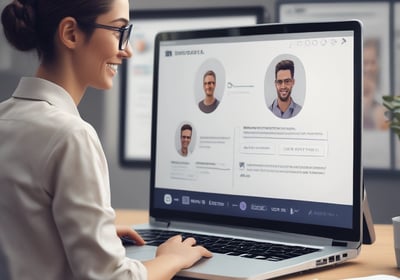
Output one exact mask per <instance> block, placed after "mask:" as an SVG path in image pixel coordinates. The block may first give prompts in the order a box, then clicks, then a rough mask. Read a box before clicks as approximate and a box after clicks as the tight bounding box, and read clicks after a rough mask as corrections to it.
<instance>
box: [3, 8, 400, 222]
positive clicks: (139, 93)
mask: <svg viewBox="0 0 400 280" xmlns="http://www.w3.org/2000/svg"><path fill="white" fill-rule="evenodd" d="M8 2H9V1H1V2H0V8H1V9H2V8H3V7H4V6H5V4H7V3H8ZM130 7H131V9H132V10H133V13H132V15H131V20H132V22H133V24H134V25H135V29H134V31H133V36H132V42H131V44H132V46H133V47H134V50H135V53H134V56H133V59H132V60H131V61H130V62H129V63H128V64H126V65H125V68H124V69H120V71H119V76H120V77H119V78H118V79H115V80H114V87H113V89H112V90H109V91H99V90H95V89H89V90H88V92H87V93H86V95H85V97H84V98H83V100H82V102H81V103H80V104H79V107H78V108H79V111H80V113H81V116H82V118H83V119H85V120H86V121H88V122H89V123H91V124H92V125H93V126H94V128H95V129H96V131H97V133H98V134H99V137H100V140H101V142H102V144H103V147H104V150H105V153H106V156H107V159H108V164H109V169H110V183H111V197H112V205H113V207H114V208H131V209H133V208H134V209H146V208H148V206H149V184H150V182H149V181H150V170H149V153H150V151H149V147H150V142H149V141H150V137H149V126H150V119H149V118H150V116H151V94H152V92H151V71H152V65H151V62H152V49H151V47H152V37H154V34H155V33H156V32H158V31H161V30H162V27H163V26H165V25H160V24H158V21H159V20H160V18H161V19H162V18H164V19H163V20H165V19H168V20H169V22H170V23H169V25H167V26H168V27H169V29H182V28H185V27H186V26H189V25H186V24H185V22H184V20H185V16H184V14H185V11H191V12H193V10H194V9H195V10H198V12H199V14H198V15H197V16H196V20H198V24H199V26H198V27H199V28H200V27H207V28H208V27H210V26H211V27H221V26H224V25H240V24H246V25H247V24H253V23H251V21H254V23H255V21H257V22H259V23H261V22H262V23H270V22H290V21H316V20H333V19H347V18H357V19H360V20H362V21H363V23H364V27H365V32H364V143H363V155H364V166H365V171H364V182H365V188H366V190H367V193H368V200H369V204H370V208H371V212H372V218H373V221H374V222H375V223H391V217H393V216H398V215H400V203H399V200H400V148H399V146H398V145H399V141H398V139H397V136H396V135H393V133H392V132H391V131H390V129H389V127H388V123H387V121H386V119H385V113H384V111H385V109H384V108H383V106H382V105H381V103H382V102H381V99H382V96H383V95H397V94H396V93H399V92H400V90H399V88H400V87H399V85H398V82H397V80H399V79H396V77H397V76H398V69H399V67H400V61H399V55H398V52H399V50H400V44H399V43H398V41H399V38H400V36H399V35H400V32H399V31H398V30H400V27H398V25H400V24H399V22H398V20H396V15H397V14H398V16H397V18H400V17H399V16H400V1H399V3H397V1H323V0H320V1H301V0H298V1H289V0H286V1H285V0H246V1H243V0H135V1H130ZM249 7H251V9H249V10H248V9H247V8H249ZM237 8H239V9H237ZM254 8H255V9H254ZM206 9H207V11H206ZM177 10H180V11H177ZM240 10H241V11H242V14H243V16H246V17H247V18H245V19H244V21H243V23H242V21H241V20H242V19H241V17H240V13H238V11H240ZM250 10H251V11H252V12H253V13H254V15H255V17H252V18H249V17H248V12H249V11H250ZM254 11H257V12H254ZM135 13H136V14H135ZM233 13H238V14H237V15H236V16H237V17H236V18H233V17H232V18H230V17H229V15H231V14H233ZM136 15H137V16H136ZM188 15H190V17H192V18H193V16H192V15H191V14H190V13H189V12H188V13H187V14H186V16H188ZM213 16H215V17H214V18H212V20H211V21H209V20H206V21H201V18H202V17H213ZM225 19H226V22H224V20H225ZM232 19H233V20H232ZM37 65H38V61H37V58H36V54H35V53H28V54H25V53H20V52H17V51H15V50H13V49H11V47H9V45H8V44H7V42H6V39H5V38H4V34H3V33H2V32H1V33H0V85H1V87H0V101H2V100H4V99H6V98H8V97H9V96H10V95H11V94H12V92H13V90H14V89H15V87H16V85H17V84H18V81H19V79H20V77H21V76H32V75H34V73H35V70H36V67H37ZM149 81H150V82H149ZM128 95H131V97H129V99H128V98H127V96H128ZM132 96H133V97H132ZM133 100H136V101H138V100H140V102H136V103H135V102H133ZM128 106H130V107H129V108H128ZM129 110H130V111H133V112H138V113H137V115H131V116H130V118H131V119H132V120H133V121H132V123H130V124H129V125H131V126H132V127H131V128H130V129H133V130H134V133H137V135H139V137H138V136H135V138H133V140H131V139H129V137H130V136H129V135H126V134H124V133H122V132H123V130H122V129H125V128H127V127H126V126H127V123H126V121H121V112H125V113H127V111H129ZM124 131H125V130H124ZM0 137H1V135H0ZM127 137H128V138H127ZM128 144H129V147H128Z"/></svg>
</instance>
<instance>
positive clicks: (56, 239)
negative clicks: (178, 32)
mask: <svg viewBox="0 0 400 280" xmlns="http://www.w3.org/2000/svg"><path fill="white" fill-rule="evenodd" d="M2 24H3V28H4V32H5V35H6V38H7V40H8V41H9V42H10V43H11V45H13V46H14V47H15V48H17V49H19V50H21V51H29V50H32V49H36V51H37V53H38V55H39V59H40V65H39V67H38V69H37V72H36V74H35V77H29V78H28V77H24V78H22V79H21V81H20V83H19V85H18V87H17V89H16V90H15V92H14V93H13V95H12V97H11V98H10V99H8V100H6V101H5V102H3V103H1V104H0V210H1V214H0V228H1V230H0V248H1V249H0V279H18V280H19V279H168V278H172V277H173V276H174V275H175V274H176V273H177V272H178V271H179V270H181V269H183V268H186V267H189V266H191V265H192V264H193V263H195V262H196V261H197V260H199V259H200V258H201V257H210V256H211V253H210V252H209V251H208V250H206V249H205V248H203V247H201V246H194V245H195V240H194V239H193V238H188V239H185V240H182V238H181V237H180V236H175V237H173V238H171V239H170V240H168V241H167V242H166V243H164V244H162V245H161V246H160V247H159V248H158V250H157V253H156V256H155V258H154V259H153V260H150V261H146V262H143V263H141V262H139V261H136V260H131V259H128V258H126V257H125V250H124V248H123V246H122V244H121V241H120V239H119V238H118V235H119V236H121V235H130V236H131V237H132V238H133V239H135V241H136V242H137V243H138V244H143V243H144V241H143V239H141V237H140V236H139V235H138V234H137V233H136V232H134V231H133V230H132V229H130V228H120V229H116V227H115V225H114V218H115V213H114V210H113V209H112V208H111V205H110V197H109V195H110V191H109V178H108V171H107V163H106V160H105V157H104V153H103V150H102V147H101V144H100V141H99V139H98V136H97V135H96V133H95V131H94V129H93V128H92V127H91V126H90V125H89V124H88V123H86V122H84V121H83V120H82V119H81V118H80V116H79V113H78V110H77V105H78V103H79V101H80V100H81V99H82V97H83V95H84V93H85V91H86V89H87V87H89V86H91V87H95V88H98V89H109V88H110V87H111V86H112V83H113V77H114V76H115V75H116V73H117V68H118V66H119V65H120V64H121V63H122V61H123V59H127V58H130V57H131V56H132V49H131V47H130V45H129V42H128V40H129V35H130V31H131V28H132V27H131V26H130V25H128V24H129V1H128V0H14V1H13V2H12V3H10V4H9V5H7V6H6V7H5V8H4V10H3V12H2Z"/></svg>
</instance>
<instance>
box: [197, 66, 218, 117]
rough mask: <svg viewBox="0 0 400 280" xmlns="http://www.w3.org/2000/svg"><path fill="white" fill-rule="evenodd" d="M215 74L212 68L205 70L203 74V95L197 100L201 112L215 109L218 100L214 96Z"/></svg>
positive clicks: (209, 111)
mask: <svg viewBox="0 0 400 280" xmlns="http://www.w3.org/2000/svg"><path fill="white" fill-rule="evenodd" d="M216 80H217V79H216V75H215V72H214V71H212V70H209V71H207V72H206V73H205V74H204V76H203V89H204V94H205V97H204V99H203V100H201V101H200V102H199V109H200V110H201V111H202V112H203V113H211V112H213V111H214V110H215V109H217V107H218V105H219V100H218V99H217V98H215V96H214V91H215V86H216V82H217V81H216Z"/></svg>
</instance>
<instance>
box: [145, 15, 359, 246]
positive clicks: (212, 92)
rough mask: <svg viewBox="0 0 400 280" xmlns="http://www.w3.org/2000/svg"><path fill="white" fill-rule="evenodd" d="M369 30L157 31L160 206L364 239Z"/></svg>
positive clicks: (225, 220)
mask: <svg viewBox="0 0 400 280" xmlns="http://www.w3.org/2000/svg"><path fill="white" fill-rule="evenodd" d="M360 29H361V27H360V24H359V23H358V22H355V21H348V22H329V23H302V24H272V25H258V26H249V27H242V28H228V29H214V30H198V31H186V32H185V31H181V32H163V33H160V34H158V35H157V37H156V48H155V74H154V101H153V105H154V107H153V132H152V169H151V202H150V204H151V215H154V216H156V217H164V218H168V217H174V218H175V219H183V220H191V221H197V220H198V221H202V222H214V223H218V224H235V225H242V226H256V227H261V228H273V229H282V230H288V231H294V232H300V233H310V232H312V233H315V234H317V235H335V237H338V236H339V237H342V238H345V237H346V238H347V237H348V235H351V236H352V238H354V239H355V240H356V239H357V238H359V234H360V231H359V228H360V219H361V218H360V217H361V214H360V199H361V195H360V193H361V179H360V178H361V175H362V174H361V172H362V168H361V156H360V154H361V152H360V151H361V73H362V71H361V70H362V69H361V54H362V51H361V31H360ZM299 225H306V226H301V227H300V226H299ZM323 229H331V231H328V232H323V231H324V230H323Z"/></svg>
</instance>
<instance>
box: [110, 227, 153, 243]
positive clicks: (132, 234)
mask: <svg viewBox="0 0 400 280" xmlns="http://www.w3.org/2000/svg"><path fill="white" fill-rule="evenodd" d="M116 228H117V235H118V236H119V237H123V236H126V237H128V238H130V239H132V240H133V241H135V243H136V245H144V244H145V243H146V242H145V241H144V240H143V238H142V237H141V236H140V234H139V233H137V232H136V231H135V230H133V229H132V228H131V227H130V226H120V225H117V226H116Z"/></svg>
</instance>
